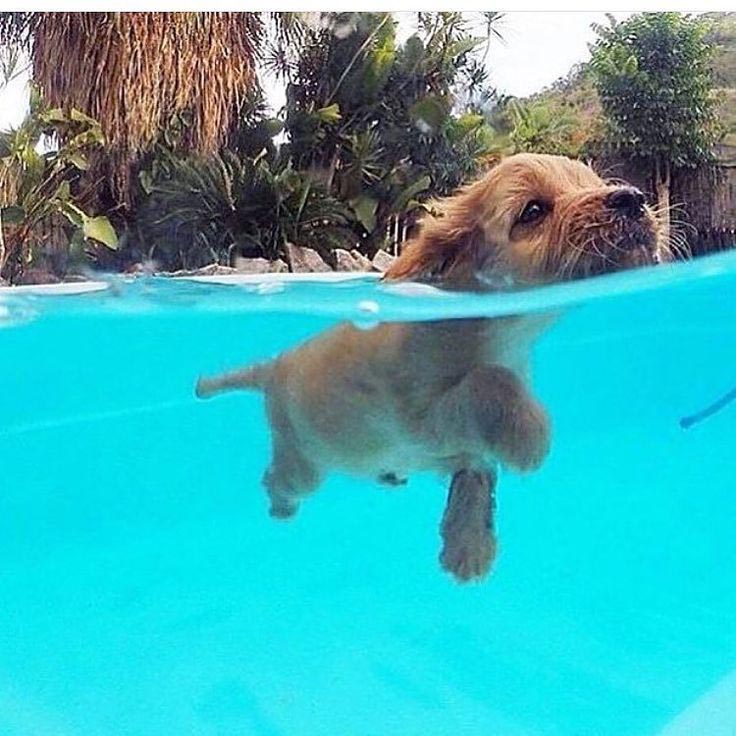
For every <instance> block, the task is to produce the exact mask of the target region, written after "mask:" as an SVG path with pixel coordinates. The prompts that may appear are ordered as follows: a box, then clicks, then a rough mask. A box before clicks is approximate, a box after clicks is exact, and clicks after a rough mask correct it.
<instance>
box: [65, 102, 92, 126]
mask: <svg viewBox="0 0 736 736" xmlns="http://www.w3.org/2000/svg"><path fill="white" fill-rule="evenodd" d="M69 117H70V118H71V119H72V120H74V121H75V122H77V123H87V124H89V125H93V126H95V127H96V126H98V125H99V123H98V122H97V121H96V120H95V119H94V118H91V117H90V116H89V115H85V114H84V113H83V112H82V111H81V110H77V108H76V107H73V108H72V111H71V113H70V114H69Z"/></svg>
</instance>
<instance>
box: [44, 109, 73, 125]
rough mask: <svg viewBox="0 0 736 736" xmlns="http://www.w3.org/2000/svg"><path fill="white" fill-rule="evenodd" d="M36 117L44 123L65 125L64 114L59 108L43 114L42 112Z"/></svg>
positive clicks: (65, 118)
mask: <svg viewBox="0 0 736 736" xmlns="http://www.w3.org/2000/svg"><path fill="white" fill-rule="evenodd" d="M38 117H39V119H40V120H41V121H42V122H44V123H65V122H66V121H67V117H66V115H65V114H64V111H63V110H62V109H61V108H60V107H54V108H52V109H51V110H46V111H45V112H42V113H41V114H40V115H39V116H38Z"/></svg>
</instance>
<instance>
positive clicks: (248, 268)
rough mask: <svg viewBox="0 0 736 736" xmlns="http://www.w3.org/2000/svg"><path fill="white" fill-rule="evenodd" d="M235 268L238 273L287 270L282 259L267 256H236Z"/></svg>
mask: <svg viewBox="0 0 736 736" xmlns="http://www.w3.org/2000/svg"><path fill="white" fill-rule="evenodd" d="M235 268H236V270H237V272H238V273H286V272H287V271H288V270H289V267H288V266H287V265H286V263H284V261H282V260H280V259H279V260H276V261H269V260H268V259H267V258H237V259H236V260H235Z"/></svg>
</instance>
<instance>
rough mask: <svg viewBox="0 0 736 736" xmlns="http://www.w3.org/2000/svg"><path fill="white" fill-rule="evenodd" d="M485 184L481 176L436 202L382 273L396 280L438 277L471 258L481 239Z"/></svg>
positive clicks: (439, 279)
mask: <svg viewBox="0 0 736 736" xmlns="http://www.w3.org/2000/svg"><path fill="white" fill-rule="evenodd" d="M487 192H488V184H487V181H486V179H485V178H484V179H481V180H479V181H477V182H475V183H473V184H470V185H469V186H467V187H465V188H464V189H461V190H460V191H459V192H458V193H457V194H455V195H453V196H451V197H448V198H446V199H444V200H440V201H439V202H436V203H435V205H434V207H433V210H434V211H433V212H432V213H431V214H427V215H426V216H425V217H424V219H423V220H422V222H421V224H420V230H419V233H418V234H417V236H416V237H415V238H413V239H412V240H411V241H410V242H409V243H407V245H406V248H405V249H404V252H403V253H402V254H401V256H400V257H399V258H398V259H397V260H396V261H395V262H394V263H393V264H392V266H391V267H390V268H389V269H388V271H386V273H385V274H384V279H387V280H389V281H396V280H402V279H411V280H416V281H441V280H442V278H443V277H444V276H446V275H448V274H449V273H450V272H451V271H452V270H453V269H454V268H456V267H457V266H458V265H459V264H460V263H461V262H462V261H463V260H466V259H468V258H471V257H472V255H473V253H474V251H475V250H476V249H477V245H478V244H479V243H480V242H482V241H483V240H484V233H483V230H482V222H481V220H482V216H483V212H484V202H483V200H484V199H485V197H486V196H487Z"/></svg>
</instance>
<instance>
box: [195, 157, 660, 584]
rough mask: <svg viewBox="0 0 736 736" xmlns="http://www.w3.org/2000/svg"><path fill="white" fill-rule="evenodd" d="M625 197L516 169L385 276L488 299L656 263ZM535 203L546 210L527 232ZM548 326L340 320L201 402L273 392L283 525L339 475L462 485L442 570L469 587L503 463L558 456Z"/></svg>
mask: <svg viewBox="0 0 736 736" xmlns="http://www.w3.org/2000/svg"><path fill="white" fill-rule="evenodd" d="M617 188H619V187H618V186H609V185H607V184H606V183H605V182H603V181H602V180H601V179H600V178H599V177H598V176H597V175H596V174H595V173H594V172H593V171H592V170H591V169H590V168H589V167H587V166H585V165H583V164H581V163H579V162H575V161H571V160H569V159H565V158H561V157H556V156H541V155H530V154H524V155H519V156H514V157H511V158H508V159H506V160H504V161H502V162H501V163H500V164H499V165H498V166H497V167H495V168H494V169H493V170H491V171H490V172H489V173H488V174H487V175H486V176H485V177H484V178H482V179H480V180H479V181H478V182H476V183H474V184H471V185H470V186H468V187H466V188H465V189H463V190H461V191H460V192H459V193H458V194H456V195H455V196H454V197H452V198H449V199H447V200H445V201H444V202H442V203H440V204H439V205H438V210H439V214H438V215H437V216H435V217H432V218H428V219H427V220H426V221H425V222H424V223H423V225H422V227H421V229H420V232H419V234H418V236H417V237H416V239H415V240H414V241H413V242H412V243H411V244H410V245H409V247H408V248H407V249H406V250H405V252H404V254H403V255H402V256H401V258H399V259H398V260H397V262H396V263H395V264H394V266H393V267H392V268H391V270H390V271H389V272H388V274H387V275H386V278H387V279H389V280H399V279H418V280H424V281H430V282H433V283H436V284H437V285H438V286H440V287H442V288H450V289H469V290H475V291H488V290H491V289H493V288H497V284H499V283H501V282H503V283H506V282H510V283H515V284H542V283H548V282H552V281H556V280H559V279H562V278H577V277H581V276H584V275H586V274H588V273H599V272H602V271H606V270H613V269H615V268H626V267H628V266H631V265H636V264H637V263H639V262H649V261H651V260H652V256H653V254H654V251H655V250H656V248H657V247H658V245H657V243H658V229H657V223H656V220H655V218H654V217H653V216H652V215H651V213H650V212H649V211H646V212H645V213H644V215H643V216H642V217H641V218H638V219H637V220H636V221H633V220H632V221H628V219H627V218H624V219H623V220H622V218H621V217H618V216H615V215H614V214H613V213H612V212H611V209H610V207H607V206H606V204H605V202H606V197H607V196H608V195H609V194H611V192H613V191H615V190H616V189H617ZM532 200H541V201H544V202H547V203H548V204H549V207H550V212H549V214H548V215H547V216H545V217H544V218H542V219H541V220H540V221H539V222H537V223H532V224H524V223H519V222H518V218H519V215H520V213H521V212H522V211H523V210H524V208H525V207H526V205H527V204H528V203H529V202H530V201H532ZM640 240H641V243H639V241H640ZM622 243H625V244H626V247H624V246H623V245H622ZM632 243H633V245H632ZM549 319H550V318H549V317H540V316H533V315H526V316H519V317H516V316H511V317H503V318H496V319H463V320H444V321H436V322H425V323H422V322H418V323H388V324H381V325H379V326H377V327H376V328H374V329H372V330H369V331H362V330H358V329H356V328H355V327H353V326H352V325H350V324H343V325H340V326H338V327H336V328H335V329H333V330H330V331H329V332H327V333H325V334H323V335H319V336H317V337H315V338H313V339H312V340H310V341H308V342H307V343H305V344H304V345H301V346H299V347H297V348H296V349H294V350H292V351H289V352H287V353H285V354H283V355H281V356H280V357H278V358H277V359H276V360H275V361H273V362H272V363H270V364H266V365H260V366H255V367H252V368H247V369H245V370H243V371H238V372H236V373H233V374H228V375H225V376H220V377H217V378H212V379H205V378H203V379H200V381H199V382H198V385H197V394H198V395H199V396H211V395H213V394H215V393H218V392H219V391H222V390H226V389H232V388H254V387H255V388H260V389H262V390H263V391H264V393H265V396H266V404H267V410H268V416H269V420H270V424H271V430H272V440H273V456H272V459H271V464H270V467H269V469H268V470H267V471H266V474H265V476H264V484H265V486H266V489H267V491H268V494H269V496H270V499H271V513H272V515H274V516H276V517H279V518H286V517H289V516H291V515H293V514H294V513H295V512H296V510H297V508H298V504H299V501H300V500H301V499H302V498H303V497H304V496H305V495H307V494H309V493H310V492H312V491H314V490H315V489H316V488H317V487H318V486H319V484H320V482H321V481H322V479H323V477H324V475H325V474H326V473H327V472H328V471H329V470H331V469H339V470H343V471H347V472H349V473H352V474H356V475H362V476H368V477H370V478H374V479H378V480H380V481H381V482H383V483H387V484H390V485H398V484H401V483H403V481H404V479H405V478H407V477H408V476H409V475H410V474H411V473H413V472H416V471H420V470H431V471H436V472H439V473H441V474H443V475H450V476H452V477H453V478H454V480H453V483H452V486H451V491H450V495H449V497H448V506H447V510H446V512H445V516H444V520H443V524H442V536H443V540H444V549H443V551H442V553H441V555H440V559H441V562H442V564H443V566H444V567H445V568H446V569H448V570H449V571H450V572H452V573H453V574H454V575H455V576H456V577H457V578H458V579H461V580H465V579H469V578H472V577H480V576H482V575H483V574H485V573H486V572H487V570H488V568H489V567H490V564H491V562H492V558H493V556H494V554H495V549H496V541H495V537H494V535H493V519H492V511H493V503H492V501H491V494H492V493H493V490H494V487H495V477H496V476H495V470H494V468H495V466H496V465H497V464H499V463H500V464H501V465H504V466H506V467H509V468H512V469H515V470H517V471H522V472H523V471H531V470H534V469H535V468H537V467H538V466H539V465H540V464H541V462H542V461H543V459H544V457H545V455H546V454H547V451H548V448H549V421H548V418H547V416H546V413H545V411H544V409H543V407H542V406H540V404H539V403H538V402H537V401H536V400H535V399H534V398H533V397H532V396H531V395H530V394H529V391H528V387H527V379H528V360H529V354H530V350H531V347H532V344H533V341H534V338H535V337H536V336H537V335H538V334H539V332H540V330H541V329H543V328H544V327H545V326H546V324H547V323H548V322H549Z"/></svg>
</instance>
